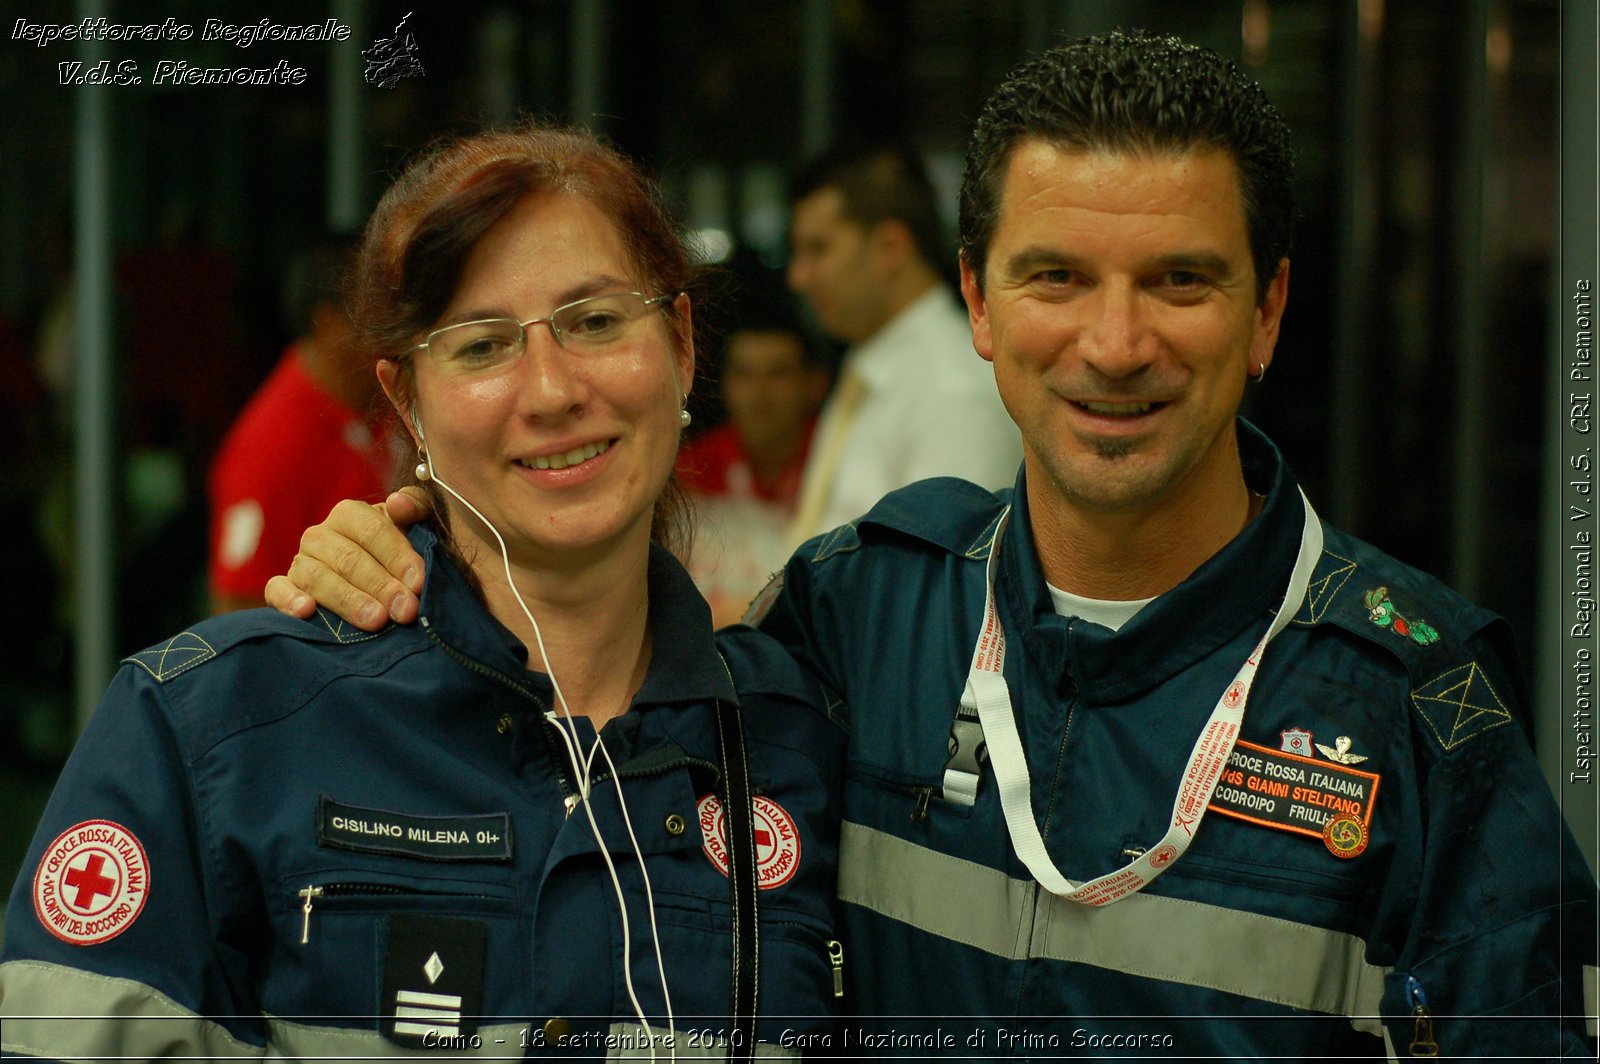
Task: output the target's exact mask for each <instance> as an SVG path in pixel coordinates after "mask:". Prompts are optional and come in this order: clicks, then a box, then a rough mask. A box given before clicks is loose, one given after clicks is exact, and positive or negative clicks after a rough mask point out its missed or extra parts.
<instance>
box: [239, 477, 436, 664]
mask: <svg viewBox="0 0 1600 1064" xmlns="http://www.w3.org/2000/svg"><path fill="white" fill-rule="evenodd" d="M431 513H432V511H431V508H430V507H429V504H428V498H427V496H426V495H425V494H423V492H422V490H421V489H420V488H402V489H401V490H399V491H397V492H394V493H393V494H391V495H390V496H389V497H388V498H387V499H385V500H384V501H383V502H382V503H381V504H379V505H377V506H373V505H371V504H370V503H364V502H355V501H354V500H351V499H346V500H344V501H343V502H341V503H339V504H338V505H336V506H335V507H334V508H333V510H332V511H331V512H330V513H329V514H328V519H327V520H326V521H324V522H322V524H320V525H313V526H312V527H310V528H308V529H306V531H305V534H304V535H302V536H301V537H300V553H298V554H296V555H295V558H294V564H292V565H290V566H289V574H288V575H287V576H275V577H273V578H272V579H271V580H269V581H267V590H266V597H267V605H269V606H272V607H274V608H276V609H278V610H280V611H281V612H283V613H287V614H289V615H290V616H292V617H299V618H301V619H305V618H308V617H310V616H311V615H312V613H313V612H314V611H315V608H316V606H317V605H318V604H319V603H320V604H321V605H322V606H324V607H326V608H327V609H330V610H332V611H333V612H334V613H337V614H338V615H339V616H341V617H343V618H344V619H345V620H347V621H349V622H350V623H351V624H353V625H355V626H356V627H358V628H360V629H362V630H363V631H368V632H375V631H377V630H378V629H380V628H382V627H383V626H384V625H385V624H387V623H388V622H389V621H391V620H392V621H394V622H395V623H397V624H410V623H411V622H412V621H414V620H416V619H417V613H418V611H419V609H420V603H419V602H418V600H417V596H418V595H420V594H422V575H423V574H422V557H421V556H420V555H419V554H417V552H416V551H415V550H413V549H412V548H411V542H410V541H409V540H408V539H406V534H405V530H406V529H407V528H410V527H411V526H412V525H414V524H416V523H417V522H418V521H421V520H424V519H425V518H427V517H429V516H430V515H431Z"/></svg>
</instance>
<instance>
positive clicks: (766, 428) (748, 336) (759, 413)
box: [722, 329, 828, 451]
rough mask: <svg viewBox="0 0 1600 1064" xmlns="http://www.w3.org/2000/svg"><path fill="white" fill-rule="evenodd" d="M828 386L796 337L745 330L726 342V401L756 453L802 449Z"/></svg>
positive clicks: (730, 415) (742, 436)
mask: <svg viewBox="0 0 1600 1064" xmlns="http://www.w3.org/2000/svg"><path fill="white" fill-rule="evenodd" d="M827 386H828V378H827V374H826V373H824V372H823V371H822V370H821V369H820V368H817V367H814V366H811V365H809V364H807V362H806V357H805V346H804V344H803V343H802V342H801V340H800V337H798V336H796V335H795V334H794V333H791V332H784V331H782V330H777V329H773V330H766V329H747V330H743V331H741V332H736V333H734V334H733V336H732V337H730V338H729V339H728V352H727V365H726V368H725V369H724V370H723V373H722V397H723V399H724V400H725V401H726V402H727V404H728V419H729V420H730V421H732V422H733V427H734V430H735V431H736V432H738V434H739V438H740V439H742V440H744V441H745V445H746V446H747V447H749V448H750V449H751V450H752V451H766V450H771V449H785V448H787V447H789V446H791V445H792V446H795V447H798V446H799V444H800V442H801V439H802V437H803V436H804V434H805V429H806V422H807V421H808V420H809V419H810V417H811V415H812V414H813V413H815V412H816V410H817V407H818V406H820V405H821V403H822V396H823V394H824V393H825V392H826V390H827Z"/></svg>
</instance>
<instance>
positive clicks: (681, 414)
mask: <svg viewBox="0 0 1600 1064" xmlns="http://www.w3.org/2000/svg"><path fill="white" fill-rule="evenodd" d="M693 420H694V415H693V414H691V413H689V410H688V408H687V407H685V408H684V409H682V410H680V411H678V425H679V426H680V427H681V428H688V427H689V422H691V421H693Z"/></svg>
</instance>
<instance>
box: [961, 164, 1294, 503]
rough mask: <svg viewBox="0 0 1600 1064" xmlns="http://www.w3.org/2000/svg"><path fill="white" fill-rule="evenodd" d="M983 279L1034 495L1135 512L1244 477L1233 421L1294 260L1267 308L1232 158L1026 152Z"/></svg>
mask: <svg viewBox="0 0 1600 1064" xmlns="http://www.w3.org/2000/svg"><path fill="white" fill-rule="evenodd" d="M985 279H986V282H987V283H986V286H985V290H984V291H983V292H982V293H980V292H979V291H978V286H977V278H976V276H975V275H974V274H973V273H972V270H971V268H970V267H969V266H968V265H967V264H965V263H963V264H962V292H963V295H964V296H965V297H966V299H967V305H968V310H969V312H970V316H971V319H972V330H973V342H974V345H975V346H976V348H977V350H978V353H979V354H980V355H982V356H983V357H984V358H986V359H989V360H990V361H992V362H993V363H994V367H995V380H996V382H997V384H998V385H999V388H1000V397H1001V399H1002V400H1003V401H1004V403H1005V405H1006V409H1007V410H1008V411H1010V413H1011V417H1012V418H1013V419H1014V420H1015V421H1016V422H1017V425H1018V427H1020V428H1021V430H1022V440H1023V451H1024V455H1025V457H1026V459H1027V469H1028V474H1029V476H1030V478H1032V481H1033V482H1034V483H1035V484H1036V485H1037V486H1040V487H1043V486H1044V483H1043V481H1041V480H1040V478H1044V480H1046V481H1048V483H1049V486H1050V487H1052V488H1054V494H1055V495H1056V496H1058V497H1059V498H1060V499H1062V500H1063V501H1064V502H1065V504H1066V505H1067V506H1069V507H1071V508H1072V509H1074V510H1076V511H1079V512H1083V511H1098V512H1120V513H1135V512H1152V511H1155V510H1157V509H1160V508H1162V507H1171V506H1174V505H1176V504H1177V503H1179V502H1180V501H1181V500H1185V499H1187V500H1191V501H1198V502H1200V503H1201V504H1206V503H1210V502H1215V501H1217V499H1218V496H1217V494H1216V493H1217V492H1219V491H1225V490H1229V489H1228V485H1236V484H1237V482H1238V473H1237V468H1238V467H1237V458H1236V456H1235V447H1236V444H1235V442H1234V437H1233V417H1234V413H1235V411H1237V410H1238V407H1239V401H1240V398H1241V396H1242V393H1243V390H1244V383H1245V377H1246V374H1247V373H1249V372H1252V371H1253V370H1255V369H1258V368H1260V367H1264V366H1265V364H1266V363H1267V362H1268V361H1270V360H1271V358H1272V349H1273V345H1274V343H1275V342H1276V340H1277V335H1278V323H1279V320H1280V318H1281V316H1282V313H1283V307H1284V303H1285V301H1286V299H1287V297H1288V261H1287V260H1285V261H1284V262H1283V263H1282V264H1281V265H1280V267H1279V270H1278V273H1277V275H1276V276H1275V277H1274V279H1273V281H1272V283H1271V284H1270V285H1269V286H1268V289H1267V294H1266V297H1265V298H1264V299H1262V300H1261V301H1260V302H1259V303H1258V301H1257V299H1256V279H1255V270H1254V267H1253V265H1252V262H1251V258H1250V242H1249V235H1248V232H1247V229H1246V225H1245V218H1244V209H1243V201H1242V199H1241V196H1240V190H1239V178H1238V167H1237V166H1236V165H1235V163H1234V161H1233V159H1232V157H1231V156H1230V155H1228V154H1226V153H1224V152H1221V151H1214V150H1200V151H1192V152H1185V153H1181V154H1160V155H1150V154H1131V155H1130V154H1121V153H1113V152H1104V151H1083V150H1078V149H1072V148H1062V147H1057V146H1055V145H1052V144H1050V143H1048V142H1045V141H1041V140H1028V141H1024V142H1022V143H1021V144H1019V145H1018V146H1017V148H1016V149H1015V150H1014V151H1013V152H1012V155H1011V159H1010V165H1009V167H1008V170H1007V173H1006V177H1005V183H1004V185H1003V187H1002V192H1001V198H1000V209H999V218H998V222H997V224H996V226H995V232H994V237H993V239H992V241H991V242H990V247H989V258H988V263H987V266H986V273H985Z"/></svg>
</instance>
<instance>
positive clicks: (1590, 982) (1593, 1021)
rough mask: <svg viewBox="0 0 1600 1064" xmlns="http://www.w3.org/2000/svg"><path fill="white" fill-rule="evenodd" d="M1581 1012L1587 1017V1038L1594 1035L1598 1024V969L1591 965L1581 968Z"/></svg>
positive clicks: (1599, 986)
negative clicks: (1582, 1006)
mask: <svg viewBox="0 0 1600 1064" xmlns="http://www.w3.org/2000/svg"><path fill="white" fill-rule="evenodd" d="M1583 1005H1584V1009H1583V1011H1584V1012H1585V1013H1587V1014H1588V1015H1587V1016H1586V1017H1585V1019H1586V1020H1587V1022H1588V1025H1589V1037H1590V1038H1593V1037H1595V1035H1596V1033H1597V1032H1596V1030H1595V1028H1596V1025H1597V1024H1600V968H1596V967H1595V966H1594V965H1592V964H1585V965H1584V966H1583Z"/></svg>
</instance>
